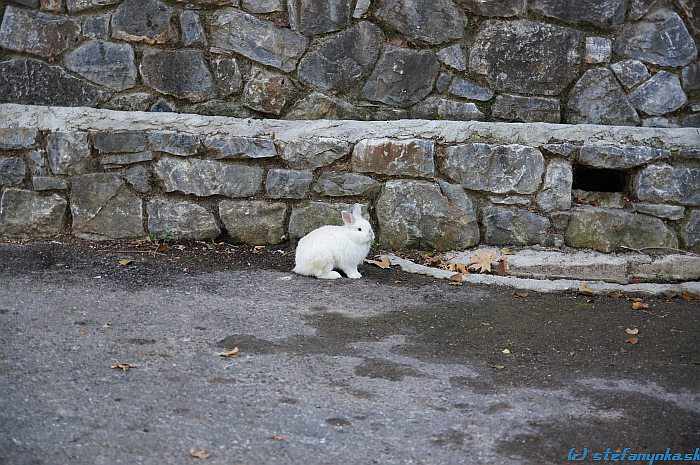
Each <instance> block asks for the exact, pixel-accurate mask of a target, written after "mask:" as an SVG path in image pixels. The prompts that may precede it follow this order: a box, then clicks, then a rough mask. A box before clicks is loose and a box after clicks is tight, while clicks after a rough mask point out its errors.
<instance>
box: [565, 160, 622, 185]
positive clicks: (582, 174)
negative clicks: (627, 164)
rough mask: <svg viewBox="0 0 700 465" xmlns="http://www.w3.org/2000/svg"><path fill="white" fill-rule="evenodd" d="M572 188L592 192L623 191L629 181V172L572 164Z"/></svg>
mask: <svg viewBox="0 0 700 465" xmlns="http://www.w3.org/2000/svg"><path fill="white" fill-rule="evenodd" d="M573 169H574V185H573V186H572V188H573V189H580V190H583V191H592V192H624V191H625V190H626V189H627V184H628V182H629V173H628V172H627V171H621V170H611V169H601V168H590V167H588V166H582V165H574V166H573Z"/></svg>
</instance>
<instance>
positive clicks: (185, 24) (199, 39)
mask: <svg viewBox="0 0 700 465" xmlns="http://www.w3.org/2000/svg"><path fill="white" fill-rule="evenodd" d="M180 29H181V30H182V43H183V44H184V46H185V47H189V46H191V45H207V36H206V35H205V34H204V28H203V27H202V22H201V21H200V19H199V15H198V14H197V12H195V11H192V10H183V11H182V12H181V13H180Z"/></svg>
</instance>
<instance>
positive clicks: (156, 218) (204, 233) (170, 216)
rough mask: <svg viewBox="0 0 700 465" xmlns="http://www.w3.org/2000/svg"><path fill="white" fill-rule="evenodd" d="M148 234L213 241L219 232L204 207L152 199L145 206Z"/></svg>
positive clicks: (212, 218)
mask: <svg viewBox="0 0 700 465" xmlns="http://www.w3.org/2000/svg"><path fill="white" fill-rule="evenodd" d="M146 211H147V212H148V232H149V233H150V234H155V235H156V236H158V237H170V238H172V239H194V240H206V239H215V238H216V237H217V236H218V235H219V234H221V230H220V229H219V226H218V225H217V224H216V220H215V219H214V215H212V214H211V213H209V212H208V211H207V210H206V209H205V208H204V207H202V206H200V205H197V204H194V203H191V202H180V201H175V200H163V199H153V200H151V201H149V202H148V204H147V206H146Z"/></svg>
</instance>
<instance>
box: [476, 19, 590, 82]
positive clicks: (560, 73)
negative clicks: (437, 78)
mask: <svg viewBox="0 0 700 465" xmlns="http://www.w3.org/2000/svg"><path fill="white" fill-rule="evenodd" d="M581 40H582V37H581V33H580V32H578V31H576V30H574V29H570V28H566V27H560V26H555V25H552V24H544V23H536V22H532V21H528V20H517V21H508V22H505V21H495V20H490V21H487V22H486V23H485V25H484V26H483V27H482V28H481V30H480V31H479V32H478V33H477V35H476V37H475V38H474V46H473V47H472V48H471V50H470V53H469V69H470V70H471V71H472V72H474V73H476V74H480V75H482V76H485V77H486V79H487V80H488V82H489V85H490V86H491V87H493V88H495V89H498V90H503V91H512V92H521V93H528V94H544V95H557V94H558V93H559V92H561V91H562V90H563V89H564V88H565V87H567V86H568V85H569V84H570V83H571V82H572V81H573V80H574V79H575V78H576V77H577V76H578V74H579V69H580V67H581V61H582V57H581V54H580V52H579V50H580V44H581Z"/></svg>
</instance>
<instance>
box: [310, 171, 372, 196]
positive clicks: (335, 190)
mask: <svg viewBox="0 0 700 465" xmlns="http://www.w3.org/2000/svg"><path fill="white" fill-rule="evenodd" d="M380 187H381V184H379V182H378V181H375V180H374V179H372V178H370V177H369V176H363V175H361V174H357V173H334V172H331V171H327V172H325V173H322V174H321V176H319V178H318V181H317V182H316V185H315V187H314V190H315V191H316V192H318V193H320V194H321V195H326V196H329V197H341V196H351V195H368V194H374V193H376V192H377V191H379V189H380Z"/></svg>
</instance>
